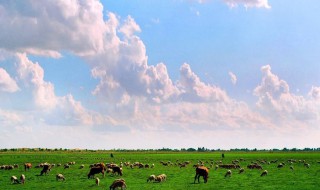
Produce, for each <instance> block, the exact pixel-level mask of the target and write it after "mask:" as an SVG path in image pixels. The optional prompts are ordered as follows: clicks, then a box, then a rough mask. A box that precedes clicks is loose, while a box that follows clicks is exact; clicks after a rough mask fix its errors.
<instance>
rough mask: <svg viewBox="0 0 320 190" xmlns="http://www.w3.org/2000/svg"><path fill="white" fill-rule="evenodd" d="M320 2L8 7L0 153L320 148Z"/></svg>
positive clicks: (1, 34) (0, 55)
mask: <svg viewBox="0 0 320 190" xmlns="http://www.w3.org/2000/svg"><path fill="white" fill-rule="evenodd" d="M319 8H320V2H319V1H318V0H310V1H308V2H307V3H301V2H299V1H291V0H281V1H276V0H164V1H156V0H139V1H138V0H130V1H128V0H127V1H125V0H117V1H111V0H102V1H98V0H56V1H46V0H44V1H36V0H25V1H19V0H11V1H5V0H0V26H1V30H0V133H1V135H0V148H28V147H29V148H37V147H41V148H81V149H118V148H119V149H123V148H124V149H157V148H163V147H165V148H178V149H179V148H189V147H193V148H197V147H206V148H210V149H218V148H220V149H231V148H258V149H272V148H284V147H286V148H305V147H313V148H317V147H320V141H319V137H320V74H319V73H320V63H319V60H320V54H319V52H320V35H319V34H320V25H319V21H318V20H319V17H320V13H319V11H318V10H319Z"/></svg>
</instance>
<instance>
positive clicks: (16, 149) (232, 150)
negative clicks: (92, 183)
mask: <svg viewBox="0 0 320 190" xmlns="http://www.w3.org/2000/svg"><path fill="white" fill-rule="evenodd" d="M67 151H69V152H229V151H230V152H313V151H314V152H316V151H320V148H303V149H299V148H283V149H277V148H274V149H257V148H253V149H249V148H234V149H229V150H225V149H209V148H205V147H198V148H181V149H172V148H161V149H112V150H104V149H99V150H90V149H66V148H53V149H50V148H4V149H0V152H67Z"/></svg>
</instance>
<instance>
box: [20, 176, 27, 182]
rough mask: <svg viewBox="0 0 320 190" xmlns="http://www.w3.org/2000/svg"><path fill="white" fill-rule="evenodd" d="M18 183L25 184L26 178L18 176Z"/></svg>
mask: <svg viewBox="0 0 320 190" xmlns="http://www.w3.org/2000/svg"><path fill="white" fill-rule="evenodd" d="M20 182H21V183H22V184H24V183H25V182H26V176H25V175H24V174H21V176H20Z"/></svg>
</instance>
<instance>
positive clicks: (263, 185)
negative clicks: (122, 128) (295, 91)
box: [0, 151, 320, 190]
mask: <svg viewBox="0 0 320 190" xmlns="http://www.w3.org/2000/svg"><path fill="white" fill-rule="evenodd" d="M240 158H243V159H244V160H245V161H242V162H240V165H241V167H243V168H245V172H244V173H242V174H238V170H237V169H232V172H233V174H232V176H231V177H227V178H225V177H224V174H225V173H226V170H227V169H220V168H219V169H217V170H215V169H214V168H211V169H210V174H209V180H208V183H206V184H204V183H203V179H202V178H201V179H200V184H194V183H193V182H194V176H195V168H194V167H193V164H196V163H197V162H198V161H199V160H201V161H204V162H205V165H206V166H208V167H210V162H211V161H212V160H213V161H215V162H216V161H220V160H222V161H223V163H231V161H232V160H236V159H238V160H239V159H240ZM289 159H294V160H296V161H297V162H295V163H293V164H292V166H293V167H294V170H293V171H292V170H290V169H289V166H290V163H288V160H289ZM257 160H266V161H271V160H278V163H279V162H284V163H285V164H286V165H285V166H284V167H283V168H280V169H279V168H277V165H278V163H275V164H272V163H271V164H263V165H262V166H263V169H264V170H268V175H267V176H265V177H260V174H261V172H262V171H261V170H249V169H247V168H246V166H247V165H248V164H249V163H251V162H256V161H257ZM298 160H305V161H306V162H307V163H309V164H310V168H306V167H305V166H304V164H303V163H299V162H298ZM71 161H74V162H76V164H75V165H72V166H71V168H69V169H64V168H63V164H65V163H67V162H71ZM160 161H164V162H168V161H170V162H172V163H174V164H175V163H177V162H183V161H190V162H191V164H190V165H188V166H187V167H185V168H180V167H178V166H175V165H174V164H173V165H172V166H163V165H162V164H160ZM319 161H320V154H319V152H317V153H315V152H312V153H305V152H303V153H284V152H277V153H269V152H257V153H232V152H227V153H225V158H224V159H222V158H221V153H218V152H217V153H163V152H158V153H137V152H131V153H130V152H129V153H114V158H111V157H110V152H68V151H66V152H64V151H61V152H7V153H0V165H9V164H12V165H13V164H18V165H19V168H15V169H13V170H0V189H33V190H34V189H39V190H42V189H89V188H90V189H109V186H110V184H111V183H112V181H113V180H114V179H117V178H119V176H113V175H112V174H106V176H105V177H104V178H103V177H102V175H101V174H98V175H96V176H97V177H99V178H100V180H101V182H100V186H99V187H98V186H96V185H95V182H94V179H87V174H88V172H89V165H90V164H93V163H98V162H104V163H111V162H113V163H117V164H119V163H120V162H131V163H133V162H141V163H144V164H147V163H148V164H153V163H154V164H155V167H154V168H142V169H138V168H134V169H131V168H129V167H128V168H127V167H125V166H124V167H123V173H124V174H123V176H122V178H124V179H125V180H126V184H127V186H128V188H127V189H128V190H142V189H147V190H215V189H217V190H218V189H219V190H220V189H256V190H264V189H270V190H271V189H272V190H275V189H276V190H281V189H297V190H307V189H319V188H320V180H319V179H320V163H319ZM25 162H31V163H32V164H33V166H35V165H37V164H39V163H44V162H48V163H55V164H58V163H61V164H62V166H60V167H54V168H53V169H52V170H51V171H50V173H49V174H48V175H44V176H39V174H40V171H41V169H40V168H34V167H33V168H31V170H30V171H24V168H23V164H24V163H25ZM81 164H84V165H85V168H84V169H79V167H80V165H81ZM22 173H23V174H25V176H26V184H24V185H22V184H11V182H10V177H11V176H12V175H15V176H17V177H19V176H20V175H21V174H22ZM58 173H62V174H63V175H64V176H65V177H66V181H56V178H55V175H56V174H58ZM162 173H164V174H166V175H167V180H166V181H165V182H162V183H150V182H149V183H147V178H148V176H149V175H151V174H155V175H158V174H162Z"/></svg>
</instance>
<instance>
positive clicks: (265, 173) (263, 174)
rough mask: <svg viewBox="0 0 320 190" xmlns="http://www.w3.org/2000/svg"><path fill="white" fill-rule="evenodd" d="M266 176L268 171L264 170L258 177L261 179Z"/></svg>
mask: <svg viewBox="0 0 320 190" xmlns="http://www.w3.org/2000/svg"><path fill="white" fill-rule="evenodd" d="M266 175H268V171H267V170H264V171H263V172H262V173H261V175H260V176H261V177H262V176H266Z"/></svg>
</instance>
